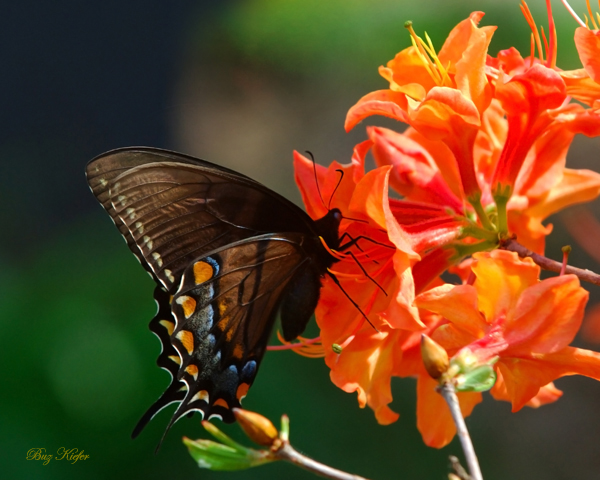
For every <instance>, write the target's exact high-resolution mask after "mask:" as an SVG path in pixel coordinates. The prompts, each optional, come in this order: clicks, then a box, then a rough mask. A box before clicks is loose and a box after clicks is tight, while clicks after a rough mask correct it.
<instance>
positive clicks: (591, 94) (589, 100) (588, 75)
mask: <svg viewBox="0 0 600 480" xmlns="http://www.w3.org/2000/svg"><path fill="white" fill-rule="evenodd" d="M563 3H564V4H565V6H566V7H567V8H568V10H569V12H570V13H571V14H572V15H573V17H574V18H575V20H577V22H578V23H579V24H580V25H581V27H579V28H578V29H577V30H575V46H576V47H577V52H578V53H579V58H580V59H581V63H582V64H583V68H581V69H578V70H570V71H567V72H560V74H561V76H562V77H563V79H564V81H565V83H566V85H567V93H568V94H569V95H571V96H572V97H573V98H575V99H577V100H579V101H580V102H583V103H585V104H586V105H589V106H590V107H592V108H593V109H594V110H598V109H599V108H600V30H599V23H598V22H596V19H595V18H594V14H593V12H592V11H591V8H590V4H589V2H588V4H587V6H588V12H589V15H590V20H591V22H592V26H593V27H594V29H590V28H589V25H588V24H587V22H585V23H584V22H583V21H582V20H581V19H580V18H579V17H578V16H577V14H576V13H575V12H574V11H573V9H572V8H570V6H569V4H568V3H567V2H566V1H564V0H563ZM586 20H587V19H586ZM599 22H600V19H599Z"/></svg>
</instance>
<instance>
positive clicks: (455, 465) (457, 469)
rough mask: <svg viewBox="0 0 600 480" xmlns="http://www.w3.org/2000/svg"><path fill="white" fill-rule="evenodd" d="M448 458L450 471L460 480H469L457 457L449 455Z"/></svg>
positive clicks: (469, 476) (469, 477)
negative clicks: (450, 466)
mask: <svg viewBox="0 0 600 480" xmlns="http://www.w3.org/2000/svg"><path fill="white" fill-rule="evenodd" d="M448 458H449V460H450V464H451V465H452V470H454V473H455V474H456V476H457V477H458V478H460V480H471V475H469V474H468V473H467V471H466V470H465V469H464V468H463V466H462V465H461V464H460V461H459V460H458V458H457V457H455V456H454V455H450V457H448Z"/></svg>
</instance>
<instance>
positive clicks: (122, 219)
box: [87, 149, 314, 292]
mask: <svg viewBox="0 0 600 480" xmlns="http://www.w3.org/2000/svg"><path fill="white" fill-rule="evenodd" d="M87 172H88V181H89V183H90V186H91V187H92V191H93V192H94V194H95V195H96V196H97V197H98V199H99V200H100V202H101V203H102V205H103V206H104V207H105V208H106V210H107V211H108V213H109V214H110V215H111V217H112V218H113V220H114V221H115V223H116V225H117V227H119V229H120V230H121V233H122V234H123V235H124V237H125V239H126V241H127V243H128V245H129V246H130V248H131V250H132V251H133V253H134V254H136V255H137V256H138V257H140V256H141V257H142V258H141V261H142V264H143V265H144V266H145V267H146V268H147V269H148V270H150V271H151V272H152V273H153V274H154V275H155V276H156V277H157V278H158V279H159V280H160V281H161V282H162V284H163V285H164V286H165V287H166V288H167V289H168V290H169V291H171V292H174V290H175V289H176V288H177V286H178V285H179V281H180V278H181V273H182V271H183V269H185V268H186V266H187V265H188V264H189V263H190V262H191V261H192V260H193V259H194V258H196V257H198V256H201V255H203V254H204V253H206V252H208V251H211V250H213V249H215V248H218V247H220V246H224V245H227V244H229V243H232V242H234V241H237V240H241V239H243V238H247V237H251V236H255V235H259V234H262V233H270V232H289V231H292V232H302V233H306V234H313V235H314V232H312V230H311V228H312V224H313V222H312V220H311V219H310V218H309V217H308V216H307V215H306V214H305V213H304V212H303V211H302V210H300V209H299V208H298V207H297V206H295V205H294V204H292V203H291V202H289V201H288V200H286V199H285V198H283V197H281V196H280V195H278V194H276V193H275V192H273V191H271V190H269V189H267V188H266V187H264V186H262V185H261V184H259V183H257V182H255V181H253V180H251V179H249V178H248V177H245V176H243V175H241V174H238V173H236V172H233V171H231V170H228V169H225V168H223V167H219V166H216V165H213V164H211V163H209V162H204V161H202V160H197V159H193V158H191V157H186V156H183V155H179V154H176V153H173V152H166V151H162V150H155V149H123V150H119V151H115V152H109V153H107V154H104V155H102V156H100V157H98V158H96V159H94V160H92V161H91V162H90V164H89V165H88V168H87ZM265 212H268V214H267V215H265Z"/></svg>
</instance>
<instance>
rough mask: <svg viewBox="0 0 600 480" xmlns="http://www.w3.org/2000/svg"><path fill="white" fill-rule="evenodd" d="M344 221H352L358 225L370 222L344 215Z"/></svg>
mask: <svg viewBox="0 0 600 480" xmlns="http://www.w3.org/2000/svg"><path fill="white" fill-rule="evenodd" d="M342 220H352V221H353V222H358V223H369V221H368V220H361V219H360V218H352V217H344V216H343V215H342Z"/></svg>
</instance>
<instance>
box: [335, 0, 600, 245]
mask: <svg viewBox="0 0 600 480" xmlns="http://www.w3.org/2000/svg"><path fill="white" fill-rule="evenodd" d="M523 10H524V13H525V14H526V17H527V19H528V22H530V24H531V25H532V28H535V25H534V24H533V20H532V18H531V14H530V13H529V11H528V9H527V7H526V5H525V4H524V5H523ZM550 13H551V12H550ZM482 15H483V14H481V13H480V12H476V13H473V14H472V15H471V16H470V17H469V18H468V19H467V20H464V21H463V22H461V23H460V24H459V25H458V26H457V27H455V29H454V30H453V31H452V32H451V34H450V36H449V37H448V40H447V41H446V43H445V44H444V47H443V48H442V50H441V51H440V53H439V55H437V56H435V52H434V51H433V48H432V47H431V46H430V45H429V46H428V45H426V44H424V43H423V42H422V41H421V40H420V39H417V40H415V41H414V42H413V43H414V46H413V47H410V48H408V49H406V50H403V51H402V52H400V53H399V54H398V55H397V56H396V58H395V59H394V60H392V61H390V62H389V63H388V65H387V67H381V68H380V73H381V75H382V76H383V77H384V78H386V80H388V81H389V82H390V88H389V89H388V90H380V91H377V92H373V93H370V94H368V95H366V96H365V97H363V98H362V99H360V100H359V101H358V103H357V104H356V105H354V106H353V107H352V108H351V109H350V111H349V112H348V115H347V118H346V128H347V129H350V128H352V127H353V126H355V125H356V124H357V123H358V122H359V121H361V120H362V119H364V118H366V117H367V116H370V115H375V114H378V115H385V116H389V117H392V118H395V119H397V120H400V121H402V122H405V123H408V124H409V125H411V127H412V128H409V129H408V130H407V131H406V132H405V133H404V134H395V133H393V132H391V131H389V130H386V129H376V128H370V129H369V131H368V133H369V137H370V139H371V141H372V142H373V143H374V146H373V153H374V156H375V159H376V161H377V163H378V164H379V165H394V172H392V177H391V184H392V186H394V187H395V188H396V189H397V190H398V191H399V192H400V193H402V194H403V195H405V197H406V198H407V199H410V200H416V201H425V202H428V203H433V204H435V205H446V206H448V207H450V208H452V209H453V211H454V212H455V213H457V214H459V215H464V216H471V215H472V212H473V209H474V210H475V213H476V214H477V216H478V217H479V220H480V222H481V225H482V226H483V227H484V228H485V229H487V230H489V231H491V232H499V233H500V234H502V235H505V234H507V233H508V232H510V233H514V234H516V235H517V237H518V239H519V241H520V243H522V244H524V245H525V246H526V247H528V248H529V249H531V250H533V251H535V252H538V253H543V249H544V238H545V236H546V235H547V234H548V233H550V231H551V226H548V227H545V226H544V225H543V224H542V221H543V220H545V219H546V218H547V217H548V216H549V215H551V214H552V213H555V212H556V211H558V210H560V209H562V208H565V207H567V206H569V205H572V204H575V203H580V202H584V201H589V200H591V199H593V198H595V197H596V196H597V195H598V194H599V193H600V175H598V174H596V173H594V172H589V171H585V170H578V171H575V170H568V169H565V168H564V166H565V159H566V153H567V150H568V148H569V146H570V143H571V141H572V139H573V137H574V136H575V135H576V134H577V133H583V134H585V135H587V136H597V135H600V116H599V115H596V114H595V113H594V112H593V111H590V110H586V109H585V108H583V107H582V106H581V105H578V104H570V103H568V102H569V97H568V87H567V85H566V84H565V80H564V78H563V77H562V76H561V74H560V72H557V71H556V69H555V66H554V62H555V59H556V45H557V42H556V35H555V32H554V26H553V23H551V28H550V32H551V33H550V41H549V47H548V48H549V52H548V53H547V60H546V61H542V60H537V59H533V57H532V58H531V59H528V60H527V59H523V58H522V57H521V56H520V54H519V52H518V51H516V50H515V49H510V50H505V51H502V52H500V53H499V54H498V57H497V58H492V57H489V56H487V59H486V55H487V46H488V44H489V40H490V38H491V35H492V33H493V28H492V27H483V28H478V27H477V23H478V21H479V20H480V19H481V17H482ZM550 18H552V17H551V15H550ZM413 36H414V37H416V36H415V35H414V33H413ZM535 38H536V39H537V40H536V41H537V44H538V48H540V49H541V41H540V39H539V35H538V34H537V30H535ZM426 53H427V54H428V55H429V56H427V55H426ZM540 57H542V54H541V53H540ZM432 58H433V60H432ZM588 63H590V62H588ZM446 66H447V67H446ZM440 97H443V98H444V100H443V101H442V99H441V98H440ZM451 99H452V100H451ZM467 112H470V113H468V114H467ZM468 203H470V204H471V205H472V207H471V206H470V205H468ZM479 238H485V236H484V237H479ZM481 247H482V248H481V250H484V249H489V248H492V247H490V245H488V244H485V243H482V244H481Z"/></svg>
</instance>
